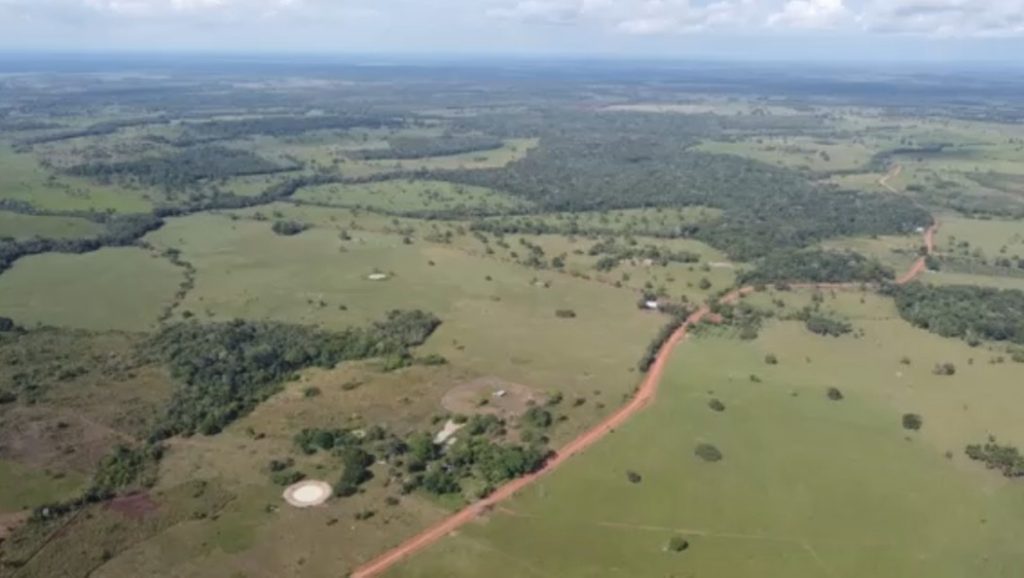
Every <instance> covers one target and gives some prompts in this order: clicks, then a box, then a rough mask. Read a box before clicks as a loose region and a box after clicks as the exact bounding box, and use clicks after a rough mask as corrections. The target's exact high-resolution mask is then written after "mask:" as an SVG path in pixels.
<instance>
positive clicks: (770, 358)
mask: <svg viewBox="0 0 1024 578" xmlns="http://www.w3.org/2000/svg"><path fill="white" fill-rule="evenodd" d="M764 362H765V363H767V364H768V365H778V364H779V358H778V357H776V356H775V354H773V353H769V354H768V355H765V356H764Z"/></svg>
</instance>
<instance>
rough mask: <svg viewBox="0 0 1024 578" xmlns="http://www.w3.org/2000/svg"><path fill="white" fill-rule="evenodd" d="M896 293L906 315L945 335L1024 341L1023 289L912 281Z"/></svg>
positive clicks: (900, 310) (975, 338) (922, 325)
mask: <svg viewBox="0 0 1024 578" xmlns="http://www.w3.org/2000/svg"><path fill="white" fill-rule="evenodd" d="M894 294H895V298H896V306H897V307H898V308H899V312H900V315H901V316H902V317H903V318H904V319H906V320H907V321H909V322H910V323H913V324H914V325H916V326H917V327H921V328H923V329H927V330H928V331H931V332H933V333H937V334H939V335H942V336H943V337H960V338H962V339H966V340H967V341H971V342H976V341H978V340H982V339H986V340H993V341H1010V342H1012V343H1024V291H1018V290H999V289H991V288H986V287H971V286H938V287H937V286H931V285H924V284H921V283H912V284H910V285H907V286H905V287H902V288H897V289H895V290H894Z"/></svg>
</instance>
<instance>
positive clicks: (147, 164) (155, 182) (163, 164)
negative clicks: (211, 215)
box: [67, 146, 298, 190]
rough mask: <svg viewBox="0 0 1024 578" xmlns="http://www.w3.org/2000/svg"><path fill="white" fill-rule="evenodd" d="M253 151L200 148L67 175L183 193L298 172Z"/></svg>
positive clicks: (95, 165)
mask: <svg viewBox="0 0 1024 578" xmlns="http://www.w3.org/2000/svg"><path fill="white" fill-rule="evenodd" d="M296 168H298V167H296V166H295V165H289V166H282V165H279V164H277V163H273V162H270V161H268V160H267V159H265V158H263V157H261V156H259V155H256V154H255V153H252V152H250V151H246V150H239V149H231V148H227V147H221V146H200V147H192V148H188V149H185V150H183V151H180V152H176V153H174V154H171V155H168V156H164V157H150V158H142V159H137V160H132V161H120V162H113V163H86V164H82V165H76V166H73V167H71V168H69V169H67V173H68V174H70V175H74V176H79V177H90V178H94V179H98V180H99V181H101V182H111V181H115V180H121V181H125V180H127V181H133V182H137V183H139V184H142V185H146V186H152V187H161V188H163V189H165V190H181V189H185V188H188V187H190V186H193V185H195V184H196V183H197V182H199V181H201V180H204V179H226V178H230V177H236V176H246V175H265V174H272V173H279V172H284V171H291V170H295V169H296Z"/></svg>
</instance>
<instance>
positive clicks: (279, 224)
mask: <svg viewBox="0 0 1024 578" xmlns="http://www.w3.org/2000/svg"><path fill="white" fill-rule="evenodd" d="M309 227H310V225H308V224H306V223H300V222H298V221H274V224H273V225H271V227H270V228H271V230H273V231H274V232H275V233H277V234H278V235H283V236H285V237H290V236H292V235H298V234H299V233H301V232H303V231H305V230H306V229H308V228H309Z"/></svg>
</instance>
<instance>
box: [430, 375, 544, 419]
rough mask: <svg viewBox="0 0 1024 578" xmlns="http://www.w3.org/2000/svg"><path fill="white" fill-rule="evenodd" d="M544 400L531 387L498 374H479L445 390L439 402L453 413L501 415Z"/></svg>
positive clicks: (519, 412)
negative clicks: (496, 375)
mask: <svg viewBox="0 0 1024 578" xmlns="http://www.w3.org/2000/svg"><path fill="white" fill-rule="evenodd" d="M545 401H547V397H546V396H544V395H543V394H539V393H536V392H535V391H533V390H532V389H531V388H529V387H527V386H525V385H522V384H518V383H512V382H510V381H505V380H504V379H500V378H497V377H481V378H479V379H474V380H473V381H469V382H466V383H463V384H460V385H456V386H455V387H453V388H451V389H450V390H448V393H446V394H444V397H443V398H441V405H442V406H443V407H444V408H445V409H446V410H448V411H450V412H452V413H455V414H463V415H469V414H473V413H491V414H495V415H500V416H503V417H515V416H519V415H522V414H523V412H525V411H526V410H527V409H528V408H529V407H530V406H531V405H542V404H544V402H545Z"/></svg>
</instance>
